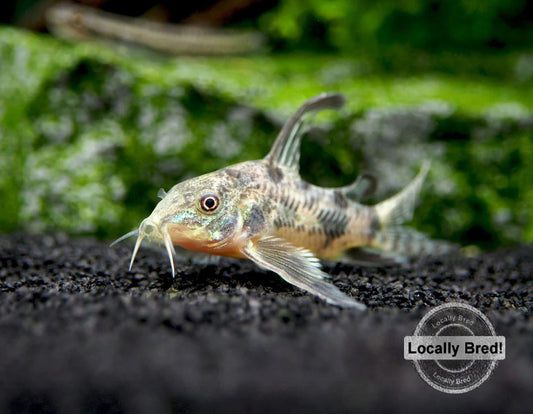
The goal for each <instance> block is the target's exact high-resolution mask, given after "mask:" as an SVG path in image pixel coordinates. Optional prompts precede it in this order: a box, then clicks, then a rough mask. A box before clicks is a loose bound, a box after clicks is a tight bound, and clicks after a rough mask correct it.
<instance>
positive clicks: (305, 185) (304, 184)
mask: <svg viewBox="0 0 533 414" xmlns="http://www.w3.org/2000/svg"><path fill="white" fill-rule="evenodd" d="M309 186H310V184H309V183H308V182H306V181H300V188H301V189H302V190H303V191H307V190H308V189H309Z"/></svg>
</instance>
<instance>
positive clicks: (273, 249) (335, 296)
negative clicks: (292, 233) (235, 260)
mask: <svg viewBox="0 0 533 414" xmlns="http://www.w3.org/2000/svg"><path fill="white" fill-rule="evenodd" d="M243 253H244V254H245V255H246V256H247V257H248V258H249V259H250V260H252V261H254V262H255V263H256V264H258V265H259V266H261V267H263V268H266V269H268V270H271V271H273V272H276V273H277V274H278V275H280V276H281V277H282V278H283V279H284V280H286V281H287V282H289V283H291V284H293V285H295V286H297V287H299V288H301V289H304V290H306V291H307V292H309V293H312V294H314V295H317V296H318V297H320V298H322V299H324V300H326V301H327V302H329V303H331V304H334V305H337V306H341V307H345V308H355V309H359V310H364V309H366V306H365V305H363V304H362V303H360V302H357V301H356V300H355V299H353V298H351V297H350V296H348V295H346V294H344V293H342V292H341V291H340V290H339V289H337V287H336V286H335V285H333V284H332V283H329V282H327V281H326V280H324V279H326V278H329V275H328V274H327V273H324V272H323V271H322V270H320V261H319V260H318V259H317V258H316V257H315V256H314V255H313V254H312V253H311V252H310V251H309V250H307V249H303V248H298V247H295V246H293V245H292V244H290V243H288V242H287V241H285V240H283V239H279V238H276V237H263V238H261V239H259V240H257V241H255V242H252V241H251V240H249V241H248V243H247V244H246V246H245V248H244V252H243Z"/></svg>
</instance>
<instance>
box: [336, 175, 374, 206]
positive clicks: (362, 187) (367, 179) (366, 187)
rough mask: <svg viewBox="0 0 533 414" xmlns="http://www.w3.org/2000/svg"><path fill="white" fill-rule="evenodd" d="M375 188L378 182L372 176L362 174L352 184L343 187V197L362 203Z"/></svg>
mask: <svg viewBox="0 0 533 414" xmlns="http://www.w3.org/2000/svg"><path fill="white" fill-rule="evenodd" d="M377 186H378V181H377V178H376V177H375V176H374V175H373V174H369V173H363V174H361V175H359V176H358V177H357V179H356V180H355V182H354V183H353V184H351V185H349V186H347V187H344V195H345V196H346V197H347V198H349V199H350V200H352V201H356V202H358V201H362V200H364V199H365V198H367V197H369V196H370V195H371V194H373V193H374V192H375V191H376V189H377Z"/></svg>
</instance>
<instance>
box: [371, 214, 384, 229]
mask: <svg viewBox="0 0 533 414" xmlns="http://www.w3.org/2000/svg"><path fill="white" fill-rule="evenodd" d="M371 214H372V221H371V222H370V230H372V231H377V230H380V229H381V223H380V222H379V218H378V215H377V214H376V212H375V210H372V212H371Z"/></svg>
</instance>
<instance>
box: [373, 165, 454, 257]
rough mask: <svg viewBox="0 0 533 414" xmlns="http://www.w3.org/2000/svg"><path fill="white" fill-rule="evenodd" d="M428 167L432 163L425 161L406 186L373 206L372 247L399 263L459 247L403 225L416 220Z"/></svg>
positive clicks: (447, 251) (443, 252)
mask: <svg viewBox="0 0 533 414" xmlns="http://www.w3.org/2000/svg"><path fill="white" fill-rule="evenodd" d="M429 165H430V163H429V162H424V164H423V166H422V169H421V170H420V172H419V173H418V175H417V176H416V177H415V178H414V180H413V181H411V183H410V184H409V185H407V187H405V188H404V189H403V190H402V191H400V192H399V193H397V194H396V195H394V196H392V197H391V198H389V199H387V200H385V201H383V202H381V203H378V204H377V205H376V206H375V207H374V208H375V212H376V218H377V223H376V224H377V225H376V227H377V228H376V230H375V232H374V234H373V237H372V240H371V242H370V244H371V247H374V248H378V249H379V250H381V251H385V252H390V253H391V255H393V256H397V257H398V260H397V261H402V260H404V259H405V258H406V257H413V256H425V255H439V254H445V253H449V252H450V251H452V250H455V249H456V248H457V247H456V246H455V245H454V244H452V243H449V242H446V241H442V240H433V239H430V238H429V237H427V236H426V235H424V234H422V233H419V232H417V231H415V230H413V229H410V228H408V227H404V226H402V224H403V223H405V222H406V221H409V220H411V219H412V218H413V214H414V209H415V203H416V198H417V196H418V194H419V193H420V189H421V188H422V184H423V183H424V179H425V178H426V175H427V173H428V171H429Z"/></svg>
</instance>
